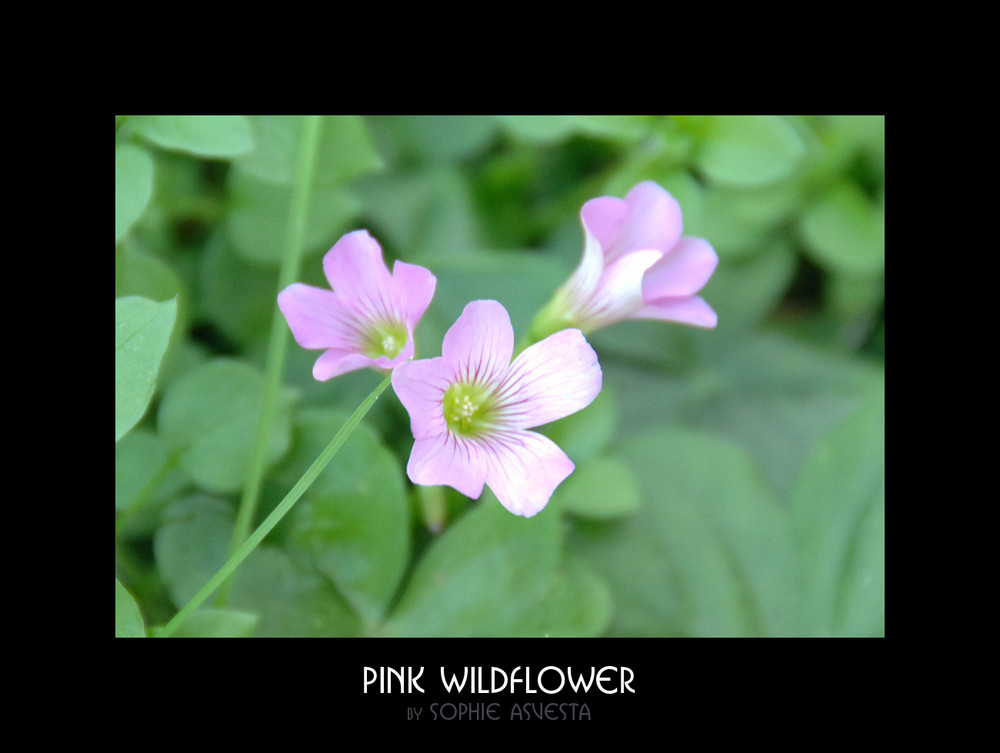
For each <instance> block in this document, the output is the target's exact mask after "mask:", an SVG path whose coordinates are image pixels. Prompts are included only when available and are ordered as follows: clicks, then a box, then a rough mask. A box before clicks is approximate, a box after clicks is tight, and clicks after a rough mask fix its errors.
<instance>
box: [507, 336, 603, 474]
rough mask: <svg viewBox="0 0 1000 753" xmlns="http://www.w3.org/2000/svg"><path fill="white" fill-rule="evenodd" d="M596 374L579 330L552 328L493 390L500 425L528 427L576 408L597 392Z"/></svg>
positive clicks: (593, 358) (599, 376) (598, 373)
mask: <svg viewBox="0 0 1000 753" xmlns="http://www.w3.org/2000/svg"><path fill="white" fill-rule="evenodd" d="M602 378H603V377H602V373H601V365H600V364H599V363H598V361H597V353H595V352H594V349H593V348H592V347H590V344H589V343H588V342H587V340H586V339H585V338H584V336H583V333H582V332H580V330H578V329H564V330H562V331H561V332H556V333H555V334H554V335H550V336H549V337H547V338H545V339H544V340H542V341H541V342H539V343H535V344H534V345H532V346H531V347H529V348H526V349H525V350H524V352H522V353H521V354H520V355H519V356H518V357H517V358H516V359H515V360H514V363H513V364H511V367H510V371H509V372H508V374H507V376H506V377H505V378H504V380H503V382H502V384H501V386H500V387H499V389H498V392H497V398H498V400H499V401H500V403H501V404H502V406H503V409H502V412H503V421H504V426H506V427H509V428H513V429H529V428H532V427H535V426H542V425H543V424H547V423H550V422H551V421H555V420H557V419H560V418H564V417H565V416H568V415H570V414H571V413H576V412H577V411H579V410H582V409H584V408H586V407H587V406H588V405H590V403H591V402H593V400H594V398H595V397H597V395H598V393H599V392H600V391H601V384H602ZM494 491H495V490H494Z"/></svg>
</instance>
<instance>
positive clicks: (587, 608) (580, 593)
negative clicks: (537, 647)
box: [520, 557, 612, 638]
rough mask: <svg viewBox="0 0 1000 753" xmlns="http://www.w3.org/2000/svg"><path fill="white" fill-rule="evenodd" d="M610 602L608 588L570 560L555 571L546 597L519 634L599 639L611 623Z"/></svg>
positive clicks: (531, 613)
mask: <svg viewBox="0 0 1000 753" xmlns="http://www.w3.org/2000/svg"><path fill="white" fill-rule="evenodd" d="M611 611H612V598H611V592H610V590H609V589H608V586H607V584H605V582H604V581H603V580H601V579H600V578H599V577H597V575H595V574H594V573H593V572H592V571H591V570H590V568H588V567H586V566H585V565H584V564H583V563H582V562H580V561H579V560H578V559H576V558H573V557H568V558H567V559H566V562H565V564H564V565H563V566H562V567H560V568H559V569H557V570H556V572H555V573H554V574H553V577H552V581H551V582H550V583H549V590H548V593H547V594H546V595H545V598H544V599H542V602H541V603H540V604H538V605H537V607H536V608H535V609H533V610H531V611H530V612H529V614H527V615H525V617H524V624H523V626H522V627H521V628H520V631H521V632H522V633H523V634H525V635H539V636H542V637H544V638H582V637H593V636H599V635H602V634H603V633H604V631H605V630H607V628H608V625H609V623H610V622H611Z"/></svg>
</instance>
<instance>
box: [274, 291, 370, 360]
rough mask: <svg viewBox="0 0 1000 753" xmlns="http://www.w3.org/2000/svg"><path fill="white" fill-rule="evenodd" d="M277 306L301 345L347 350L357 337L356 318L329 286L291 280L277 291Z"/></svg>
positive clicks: (312, 347)
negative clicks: (324, 288)
mask: <svg viewBox="0 0 1000 753" xmlns="http://www.w3.org/2000/svg"><path fill="white" fill-rule="evenodd" d="M278 308H280V309H281V313H282V314H284V315H285V319H286V320H287V321H288V328H289V329H290V330H291V331H292V336H293V337H294V338H295V342H297V343H298V344H299V345H300V346H302V347H303V348H308V349H312V350H317V349H319V348H341V349H344V350H348V349H352V348H355V347H356V345H357V343H358V341H359V340H360V338H361V333H360V332H359V330H358V324H357V319H356V318H355V317H354V316H353V315H352V314H351V312H349V311H346V310H345V309H344V307H343V304H342V303H341V302H340V300H339V299H338V297H337V295H336V294H335V293H333V292H331V291H329V290H322V289H320V288H315V287H313V286H312V285H305V284H303V283H301V282H296V283H293V284H292V285H289V286H288V287H287V288H285V289H284V290H282V291H281V292H280V293H279V294H278Z"/></svg>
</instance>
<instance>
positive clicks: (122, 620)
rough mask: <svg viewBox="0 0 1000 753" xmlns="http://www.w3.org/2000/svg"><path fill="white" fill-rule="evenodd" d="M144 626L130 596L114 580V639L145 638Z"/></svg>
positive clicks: (137, 608)
mask: <svg viewBox="0 0 1000 753" xmlns="http://www.w3.org/2000/svg"><path fill="white" fill-rule="evenodd" d="M145 637H146V626H145V624H144V623H143V621H142V613H141V612H140V611H139V605H138V604H136V603H135V599H134V598H132V594H130V593H129V592H128V590H127V589H126V588H125V586H123V585H122V584H121V583H119V582H118V579H117V578H115V638H145Z"/></svg>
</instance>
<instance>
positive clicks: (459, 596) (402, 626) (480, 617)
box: [384, 492, 562, 637]
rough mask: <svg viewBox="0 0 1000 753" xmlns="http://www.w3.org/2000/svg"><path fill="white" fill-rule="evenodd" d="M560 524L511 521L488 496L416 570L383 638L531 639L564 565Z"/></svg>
mask: <svg viewBox="0 0 1000 753" xmlns="http://www.w3.org/2000/svg"><path fill="white" fill-rule="evenodd" d="M561 553H562V549H561V546H560V516H559V514H558V511H557V510H554V509H545V510H542V512H540V513H538V514H537V515H535V516H534V517H532V518H522V517H519V516H516V515H512V514H511V513H509V512H508V511H507V510H506V509H504V508H503V506H502V505H500V503H499V502H498V501H497V500H496V497H495V496H494V495H493V494H492V493H489V492H484V494H483V496H482V497H481V498H480V501H479V502H478V503H477V504H476V506H475V507H473V508H472V509H471V510H469V512H467V513H466V514H465V515H464V516H463V517H461V518H460V519H459V520H457V521H456V522H455V523H454V524H452V525H451V527H449V528H448V529H446V530H445V532H444V533H443V534H441V536H440V538H439V539H437V540H436V541H435V542H434V544H433V546H432V547H431V548H430V549H429V550H428V551H427V552H426V554H425V555H424V556H423V558H422V559H421V560H420V561H419V562H418V563H417V566H416V569H415V571H414V573H413V577H412V579H411V580H410V582H409V584H408V585H407V588H406V591H405V592H404V593H403V595H402V597H401V599H400V601H399V604H398V605H397V606H396V608H395V609H394V610H393V612H392V613H391V614H390V617H389V620H388V621H387V623H386V625H385V627H384V633H385V634H386V635H390V636H410V637H422V636H439V637H440V636H453V637H462V636H465V637H473V636H478V637H488V636H528V635H540V634H544V633H547V632H552V630H550V629H549V628H548V627H546V626H544V625H540V624H539V619H538V616H537V611H538V610H539V609H543V608H544V606H545V603H546V597H547V596H548V595H549V593H550V591H551V589H552V584H553V580H552V579H553V576H554V573H555V571H556V567H557V565H558V564H559V561H560V558H561Z"/></svg>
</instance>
